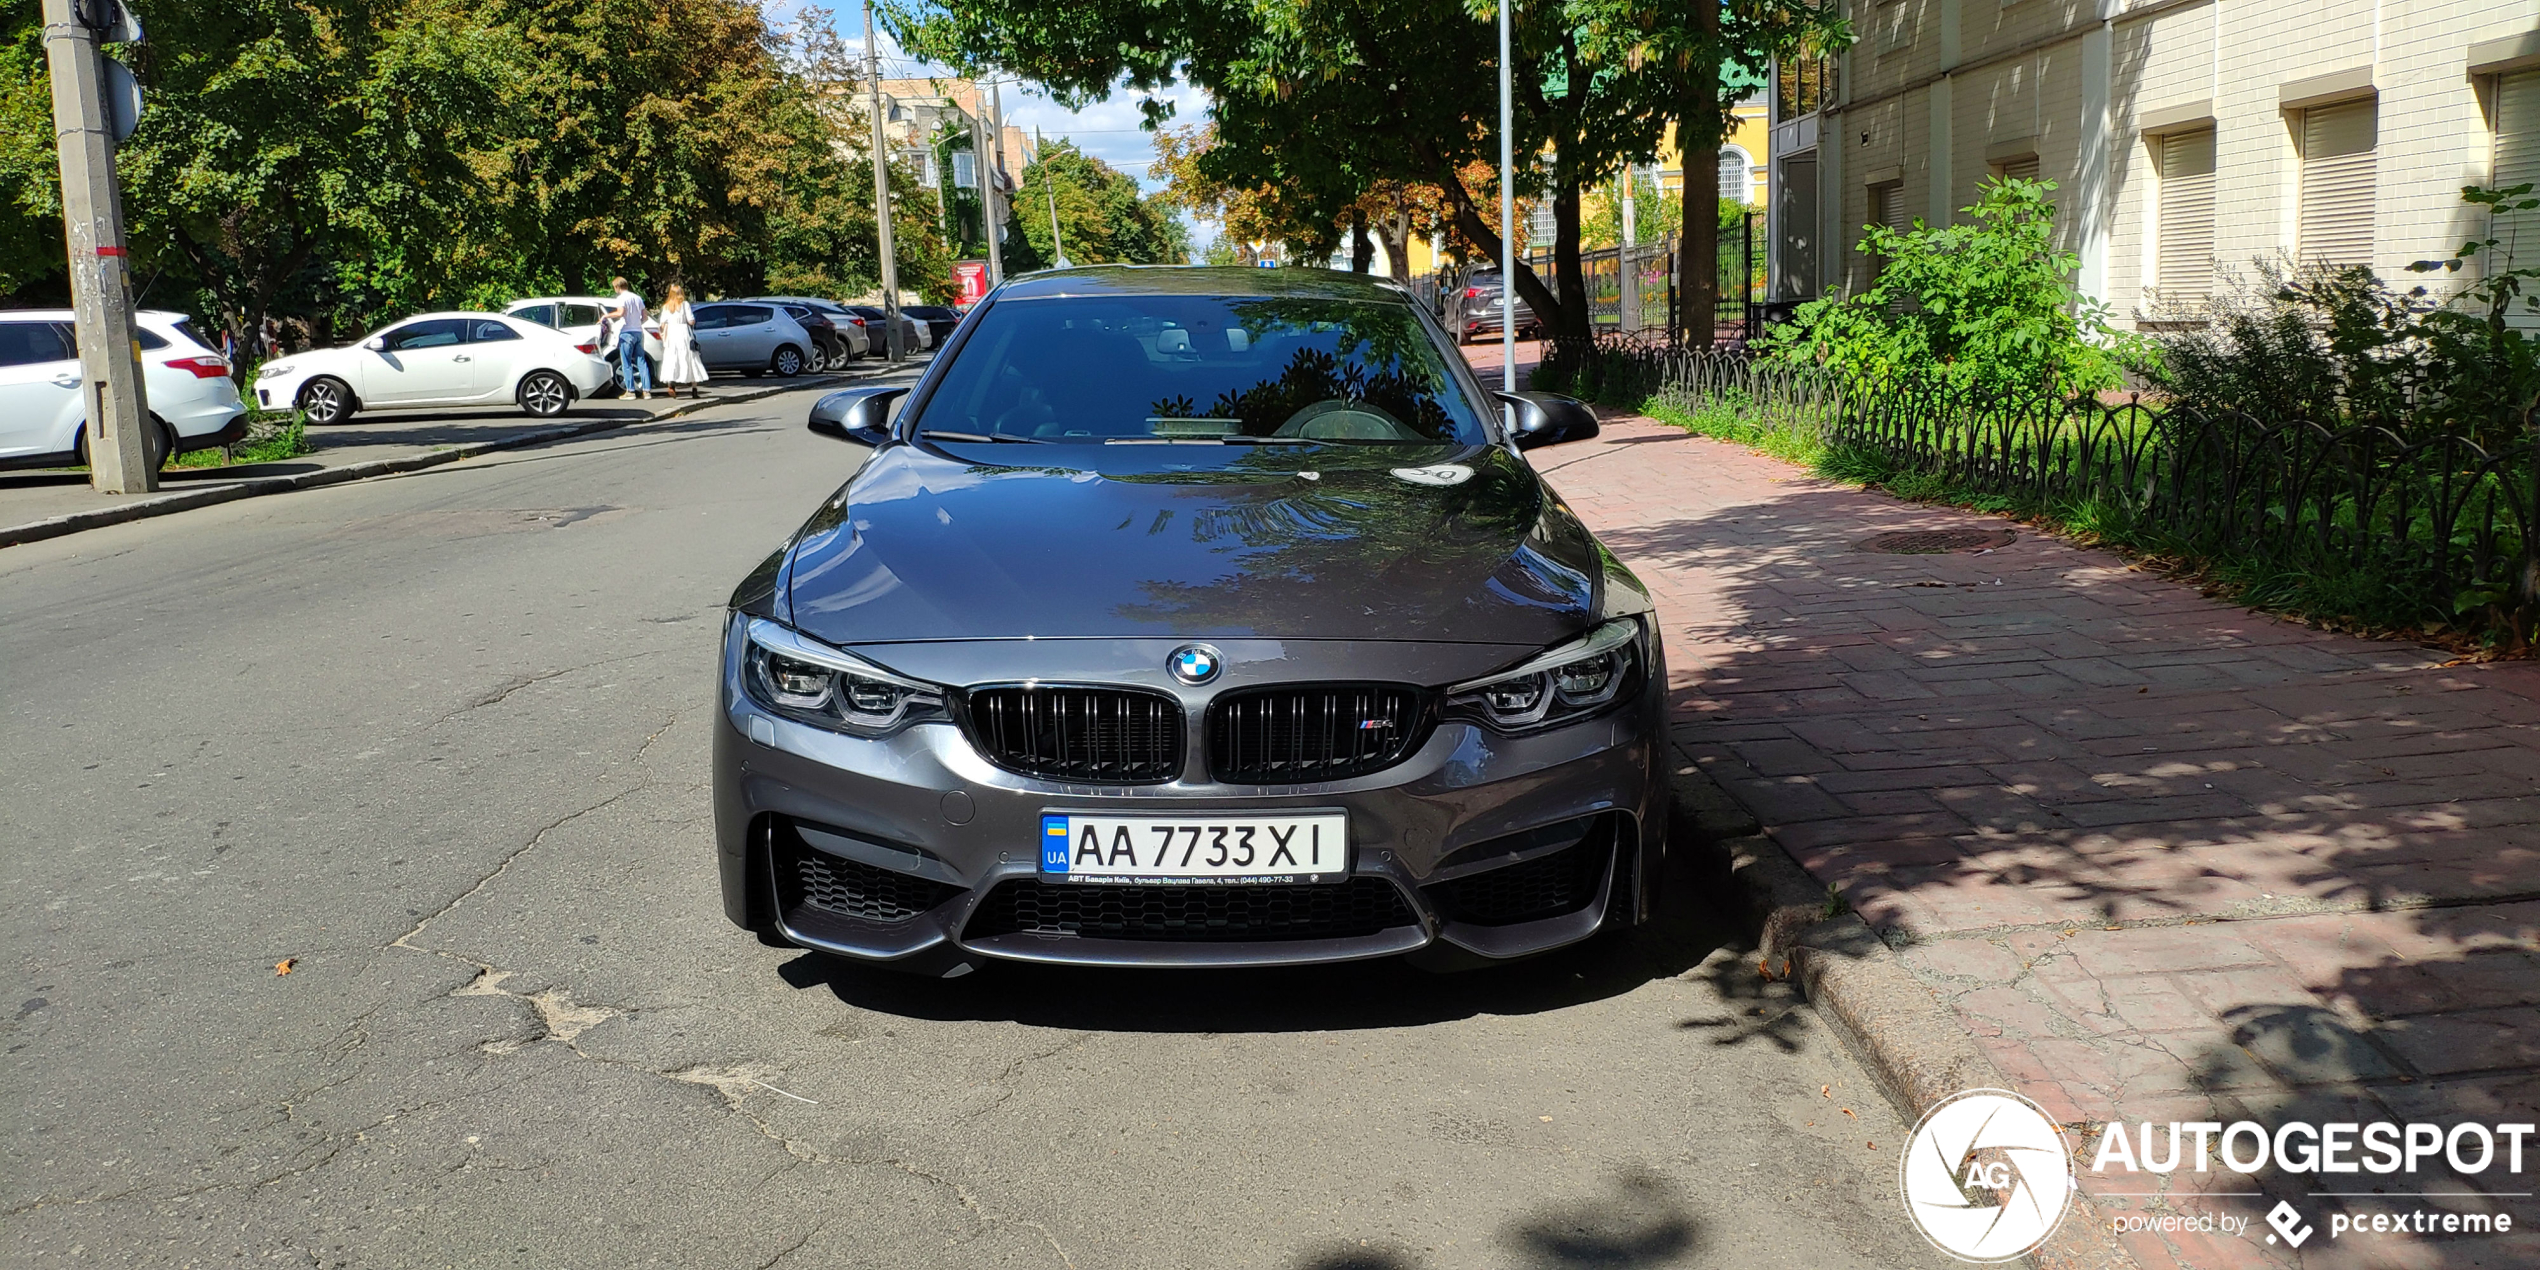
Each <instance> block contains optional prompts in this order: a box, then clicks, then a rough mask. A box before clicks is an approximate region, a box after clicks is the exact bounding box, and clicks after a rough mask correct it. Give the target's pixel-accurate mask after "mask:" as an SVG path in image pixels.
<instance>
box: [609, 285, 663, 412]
mask: <svg viewBox="0 0 2540 1270" xmlns="http://www.w3.org/2000/svg"><path fill="white" fill-rule="evenodd" d="M609 288H610V289H611V290H612V291H614V292H616V294H615V295H614V296H612V297H611V303H612V305H613V307H612V308H610V310H609V317H608V320H609V325H611V326H613V327H615V328H617V383H618V387H619V388H621V389H623V390H624V391H626V392H627V393H629V394H631V395H634V396H639V397H650V396H652V395H653V368H652V366H651V364H650V363H648V362H646V361H645V360H644V297H642V296H640V295H637V294H635V292H634V290H633V289H632V288H629V287H628V286H627V285H626V279H624V278H611V279H609Z"/></svg>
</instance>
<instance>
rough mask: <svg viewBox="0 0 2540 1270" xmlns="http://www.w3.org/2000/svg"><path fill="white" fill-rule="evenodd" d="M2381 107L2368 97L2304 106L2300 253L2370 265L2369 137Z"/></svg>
mask: <svg viewBox="0 0 2540 1270" xmlns="http://www.w3.org/2000/svg"><path fill="white" fill-rule="evenodd" d="M2379 113H2380V108H2379V106H2378V105H2377V104H2376V103H2374V102H2372V101H2369V100H2366V101H2350V102H2340V103H2338V104H2337V105H2334V106H2317V107H2313V108H2312V109H2309V110H2305V111H2303V112H2302V225H2301V256H2302V259H2304V260H2306V261H2318V262H2320V263H2323V264H2329V265H2362V266H2364V267H2366V268H2370V267H2371V266H2372V213H2373V141H2374V134H2375V133H2376V132H2377V131H2378V128H2379Z"/></svg>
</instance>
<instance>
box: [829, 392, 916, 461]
mask: <svg viewBox="0 0 2540 1270" xmlns="http://www.w3.org/2000/svg"><path fill="white" fill-rule="evenodd" d="M907 395H908V389H907V388H906V387H905V386H902V387H896V388H849V389H845V390H843V391H840V392H833V393H830V394H828V395H827V396H824V397H822V398H821V399H820V400H818V401H815V402H813V403H811V430H812V431H814V432H817V433H819V434H820V435H822V436H824V437H835V438H837V439H838V440H841V441H853V442H855V443H856V444H857V445H866V446H873V447H875V448H877V449H878V448H880V447H881V445H882V443H883V442H885V441H888V440H890V439H891V427H890V423H889V422H888V421H889V419H890V414H891V403H892V402H894V401H897V400H899V399H900V398H902V397H905V396H907Z"/></svg>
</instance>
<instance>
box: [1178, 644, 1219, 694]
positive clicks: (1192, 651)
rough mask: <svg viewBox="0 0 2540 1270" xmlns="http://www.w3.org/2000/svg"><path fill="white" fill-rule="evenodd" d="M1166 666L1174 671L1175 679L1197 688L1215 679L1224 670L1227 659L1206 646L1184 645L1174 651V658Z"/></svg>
mask: <svg viewBox="0 0 2540 1270" xmlns="http://www.w3.org/2000/svg"><path fill="white" fill-rule="evenodd" d="M1165 666H1166V667H1167V668H1169V669H1170V670H1172V672H1173V677H1174V678H1175V679H1179V680H1181V681H1182V682H1183V683H1186V684H1191V685H1193V686H1197V685H1199V684H1204V683H1207V682H1208V681H1209V680H1211V679H1215V678H1216V677H1217V672H1218V671H1219V670H1221V669H1223V668H1224V666H1225V659H1224V658H1222V657H1220V656H1218V654H1217V650H1216V649H1214V648H1210V647H1209V646H1208V645H1206V644H1184V645H1182V646H1181V647H1180V648H1176V649H1174V650H1173V656H1172V657H1171V658H1169V659H1167V660H1166V662H1165Z"/></svg>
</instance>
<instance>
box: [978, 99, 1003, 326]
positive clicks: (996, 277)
mask: <svg viewBox="0 0 2540 1270" xmlns="http://www.w3.org/2000/svg"><path fill="white" fill-rule="evenodd" d="M988 154H989V156H990V157H989V158H988V161H987V166H986V167H985V168H982V169H981V170H980V173H979V209H980V214H981V215H982V216H984V217H985V218H986V219H987V222H988V289H989V290H991V291H994V290H996V289H997V288H998V287H1001V286H1004V285H1005V241H1004V234H1005V216H1004V215H1003V214H1002V213H1001V212H999V211H998V210H997V207H998V204H999V203H1000V202H1002V201H1003V200H1004V198H1005V191H1004V190H1003V189H1002V188H1000V186H1001V184H1002V183H1003V182H1004V180H1005V99H1004V96H1003V95H1002V94H1001V93H1000V92H999V90H998V86H997V82H996V81H995V80H990V81H988Z"/></svg>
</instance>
